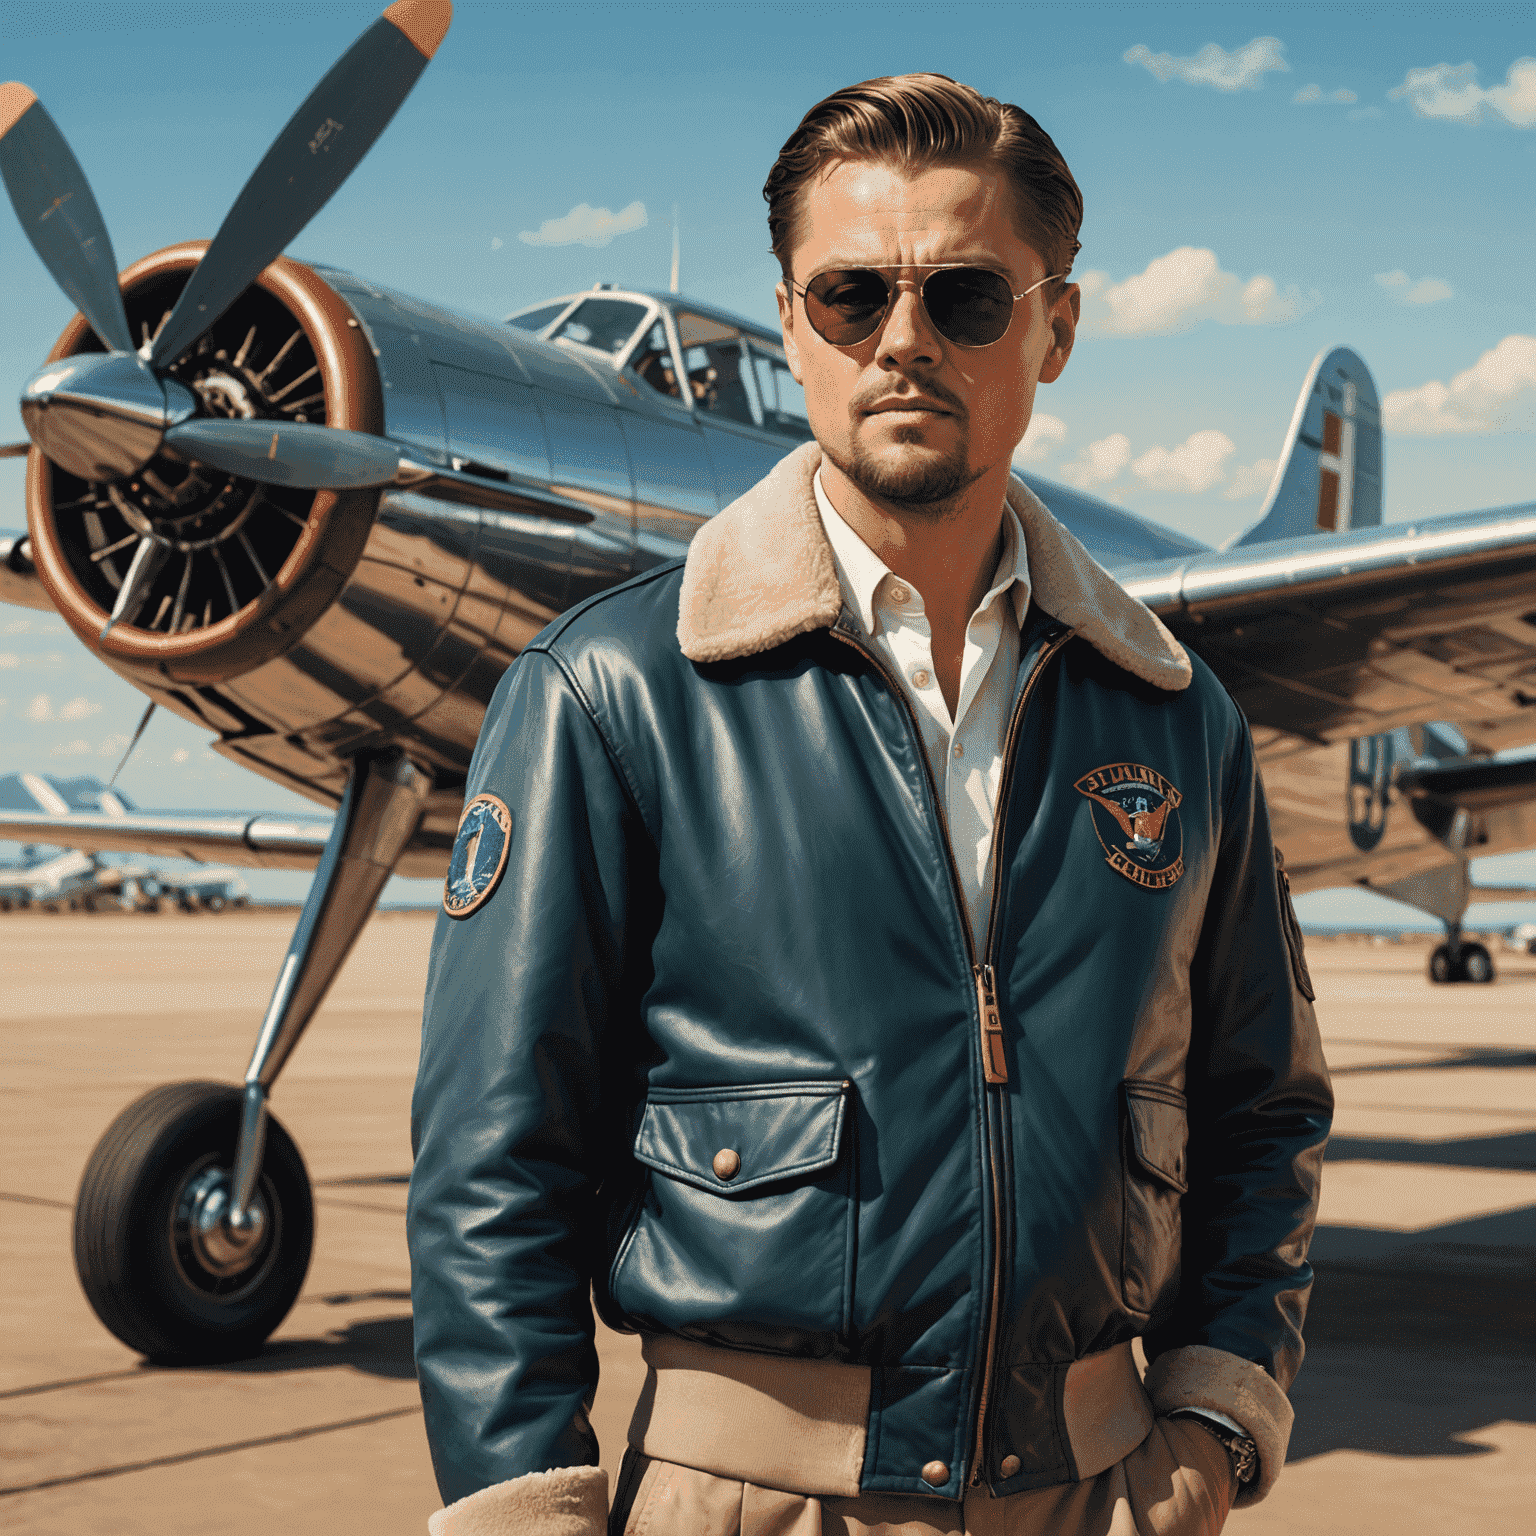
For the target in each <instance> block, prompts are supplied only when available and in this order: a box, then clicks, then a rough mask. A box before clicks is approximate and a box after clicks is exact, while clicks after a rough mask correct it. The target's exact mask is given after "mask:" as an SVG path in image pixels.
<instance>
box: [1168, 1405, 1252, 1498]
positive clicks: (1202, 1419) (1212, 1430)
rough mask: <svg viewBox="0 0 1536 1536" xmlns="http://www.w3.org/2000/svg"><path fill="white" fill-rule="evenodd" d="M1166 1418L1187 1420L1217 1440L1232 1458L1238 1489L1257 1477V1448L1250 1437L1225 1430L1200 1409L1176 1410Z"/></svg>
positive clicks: (1239, 1432)
mask: <svg viewBox="0 0 1536 1536" xmlns="http://www.w3.org/2000/svg"><path fill="white" fill-rule="evenodd" d="M1167 1417H1168V1418H1170V1419H1188V1420H1190V1422H1191V1423H1194V1424H1198V1425H1199V1426H1200V1428H1201V1429H1203V1430H1204V1431H1205V1432H1206V1434H1208V1435H1210V1436H1211V1437H1212V1438H1213V1439H1216V1440H1219V1441H1220V1442H1221V1443H1222V1444H1223V1445H1224V1446H1225V1447H1226V1448H1227V1454H1228V1455H1229V1456H1230V1457H1231V1458H1232V1473H1233V1476H1235V1477H1236V1479H1237V1482H1238V1485H1239V1486H1240V1487H1242V1486H1245V1485H1246V1484H1248V1483H1251V1482H1252V1481H1253V1480H1254V1478H1255V1477H1257V1476H1258V1473H1259V1448H1258V1446H1257V1445H1256V1444H1255V1443H1254V1439H1253V1436H1252V1435H1249V1434H1245V1433H1242V1432H1241V1431H1234V1430H1232V1429H1229V1428H1227V1426H1226V1425H1225V1424H1221V1423H1218V1422H1217V1421H1216V1419H1214V1418H1213V1417H1211V1416H1210V1415H1209V1414H1207V1413H1206V1412H1205V1411H1204V1410H1203V1409H1200V1408H1176V1409H1174V1411H1173V1412H1172V1413H1170V1414H1168V1415H1167ZM1222 1417H1223V1418H1225V1417H1226V1415H1225V1414H1223V1415H1222Z"/></svg>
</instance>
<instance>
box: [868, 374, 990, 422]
mask: <svg viewBox="0 0 1536 1536" xmlns="http://www.w3.org/2000/svg"><path fill="white" fill-rule="evenodd" d="M907 383H908V384H909V386H910V387H909V388H908V389H907V390H902V391H892V390H891V389H890V388H889V387H887V386H881V385H876V386H874V387H872V388H870V389H865V390H861V391H860V392H859V393H858V394H856V395H854V396H853V398H852V399H851V400H849V402H848V408H849V410H850V411H868V410H872V409H873V408H874V407H875V406H877V405H891V404H892V403H894V402H895V401H897V400H905V399H908V398H911V399H913V400H922V401H927V402H929V403H931V404H934V405H942V406H943V407H944V409H945V410H947V411H953V412H954V414H955V415H956V416H960V417H964V416H967V415H969V412H968V411H967V410H966V408H965V403H964V402H963V401H962V400H961V399H960V397H959V396H958V395H957V394H955V393H954V391H953V390H951V389H948V388H946V387H945V386H944V385H943V384H940V383H939V381H938V380H937V379H926V380H924V379H910V380H907Z"/></svg>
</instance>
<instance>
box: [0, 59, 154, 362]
mask: <svg viewBox="0 0 1536 1536" xmlns="http://www.w3.org/2000/svg"><path fill="white" fill-rule="evenodd" d="M0 176H3V177H4V179H5V186H6V190H7V191H8V192H9V193H10V194H11V206H12V207H13V208H14V209H15V210H16V217H17V218H18V219H20V220H21V227H22V229H23V230H25V231H26V235H27V239H29V240H30V241H31V242H32V248H33V249H34V250H35V251H36V252H37V254H38V255H39V256H41V257H42V259H43V265H44V266H45V267H47V268H48V272H49V275H50V276H51V277H52V278H53V280H54V282H56V283H57V284H58V285H59V287H60V288H62V289H63V290H64V292H65V293H66V294H67V295H68V296H69V298H70V301H71V302H72V303H73V304H74V306H75V308H76V309H78V310H79V311H80V313H81V314H82V315H84V316H85V318H86V319H87V320H89V321H90V323H91V329H92V330H93V331H95V332H96V334H97V335H98V336H99V337H101V339H102V342H103V343H104V344H105V345H106V346H107V347H108V348H110V349H111V350H112V351H114V352H132V351H133V340H132V338H131V337H130V335H129V334H128V316H127V315H126V314H125V313H124V312H123V295H122V290H121V289H120V288H119V287H118V286H117V258H116V257H115V256H114V255H113V254H112V237H111V236H110V235H108V233H107V226H106V223H105V222H104V221H103V219H102V217H101V209H100V208H98V207H97V206H96V199H95V197H94V196H93V195H92V194H91V184H90V182H88V181H87V180H86V179H85V172H84V171H82V170H81V169H80V162H79V161H78V160H76V159H75V157H74V154H73V153H72V152H71V150H70V147H69V145H68V144H67V143H65V141H64V135H63V134H62V133H60V132H59V129H58V125H57V124H56V123H55V122H54V120H53V119H52V118H51V117H49V115H48V113H47V111H46V110H45V108H44V107H43V104H42V102H40V101H39V100H38V99H37V97H36V96H34V95H33V94H32V92H31V91H30V90H28V89H27V87H26V86H24V85H22V84H21V83H20V82H19V81H16V80H9V81H7V82H6V83H5V84H4V85H0Z"/></svg>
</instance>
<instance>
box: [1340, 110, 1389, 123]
mask: <svg viewBox="0 0 1536 1536" xmlns="http://www.w3.org/2000/svg"><path fill="white" fill-rule="evenodd" d="M1382 116H1384V114H1383V112H1382V110H1381V108H1380V107H1356V108H1355V110H1354V111H1353V112H1351V113H1350V114H1349V120H1350V122H1352V123H1359V122H1364V121H1365V119H1366V118H1368V117H1382Z"/></svg>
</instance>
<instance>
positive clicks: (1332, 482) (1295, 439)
mask: <svg viewBox="0 0 1536 1536" xmlns="http://www.w3.org/2000/svg"><path fill="white" fill-rule="evenodd" d="M1381 504H1382V461H1381V402H1380V399H1379V398H1378V396H1377V394H1376V381H1375V380H1374V379H1373V378H1372V377H1371V370H1370V369H1369V368H1367V367H1366V366H1365V362H1364V359H1362V358H1361V357H1360V355H1359V354H1358V353H1356V352H1352V351H1351V350H1350V349H1349V348H1348V347H1334V348H1333V349H1332V350H1331V351H1328V352H1321V353H1319V354H1318V356H1317V358H1316V359H1315V360H1314V362H1313V364H1312V367H1311V369H1310V370H1309V371H1308V373H1307V378H1306V382H1305V383H1304V384H1303V385H1302V386H1301V394H1300V396H1299V397H1298V399H1297V401H1296V410H1295V412H1294V413H1293V414H1292V416H1291V426H1290V430H1289V431H1288V432H1287V433H1286V435H1285V447H1284V448H1283V449H1282V450H1281V452H1280V466H1279V468H1278V469H1277V470H1276V471H1275V478H1274V480H1273V481H1271V482H1270V487H1269V495H1268V496H1267V497H1266V498H1265V500H1264V506H1263V508H1262V510H1261V511H1260V512H1259V520H1258V522H1256V523H1255V524H1254V525H1253V527H1251V528H1250V529H1249V530H1248V531H1247V532H1246V533H1245V534H1243V535H1242V537H1241V538H1238V539H1236V540H1234V541H1233V542H1234V544H1235V545H1238V546H1241V545H1244V544H1268V543H1271V542H1273V541H1274V540H1275V539H1294V538H1299V537H1300V536H1301V535H1303V534H1308V533H1344V532H1345V531H1346V530H1348V529H1350V528H1373V527H1375V526H1377V525H1378V524H1379V523H1380V522H1381Z"/></svg>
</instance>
